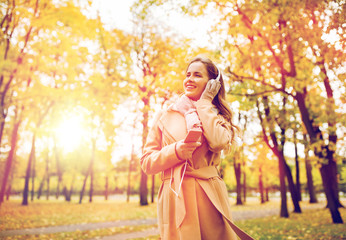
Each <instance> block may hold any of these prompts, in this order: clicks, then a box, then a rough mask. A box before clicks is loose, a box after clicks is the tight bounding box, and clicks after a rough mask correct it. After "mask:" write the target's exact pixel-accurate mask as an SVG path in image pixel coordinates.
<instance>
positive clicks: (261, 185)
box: [258, 167, 265, 203]
mask: <svg viewBox="0 0 346 240" xmlns="http://www.w3.org/2000/svg"><path fill="white" fill-rule="evenodd" d="M258 171H259V174H258V187H259V192H260V197H261V203H265V199H264V192H263V181H262V167H259V169H258Z"/></svg>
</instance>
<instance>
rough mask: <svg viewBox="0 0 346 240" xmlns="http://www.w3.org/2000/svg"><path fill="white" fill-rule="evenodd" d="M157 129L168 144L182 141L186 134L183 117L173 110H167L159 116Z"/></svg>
mask: <svg viewBox="0 0 346 240" xmlns="http://www.w3.org/2000/svg"><path fill="white" fill-rule="evenodd" d="M159 127H160V129H161V131H162V134H163V137H165V138H167V140H168V141H169V142H170V143H173V142H177V141H180V140H182V139H184V138H185V136H186V134H187V130H186V122H185V118H184V116H183V115H181V114H180V113H179V112H176V111H173V110H167V111H165V112H164V113H163V114H162V115H161V117H160V119H159Z"/></svg>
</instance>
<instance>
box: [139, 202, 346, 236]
mask: <svg viewBox="0 0 346 240" xmlns="http://www.w3.org/2000/svg"><path fill="white" fill-rule="evenodd" d="M340 212H341V215H342V217H343V219H344V220H346V219H345V218H346V209H345V208H342V209H340ZM236 224H237V226H239V227H240V228H241V229H243V230H244V231H245V232H247V233H248V234H250V235H251V236H252V237H253V238H254V239H256V240H269V239H271V240H306V239H309V240H342V239H346V227H345V223H344V224H333V223H331V218H330V213H329V210H327V209H318V210H308V211H304V212H303V213H302V214H298V213H291V214H290V217H289V218H280V217H278V216H272V217H266V218H260V219H251V220H243V221H238V222H236ZM158 239H159V236H150V237H146V238H136V239H132V240H158Z"/></svg>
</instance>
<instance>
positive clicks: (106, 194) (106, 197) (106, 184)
mask: <svg viewBox="0 0 346 240" xmlns="http://www.w3.org/2000/svg"><path fill="white" fill-rule="evenodd" d="M105 181H106V182H105V200H106V201H107V200H108V176H106V179H105Z"/></svg>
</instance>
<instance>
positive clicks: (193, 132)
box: [184, 128, 202, 143]
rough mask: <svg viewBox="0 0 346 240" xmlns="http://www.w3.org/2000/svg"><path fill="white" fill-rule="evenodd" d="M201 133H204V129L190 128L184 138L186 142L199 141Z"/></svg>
mask: <svg viewBox="0 0 346 240" xmlns="http://www.w3.org/2000/svg"><path fill="white" fill-rule="evenodd" d="M201 135H202V129H200V128H195V129H190V130H189V132H188V133H187V135H186V137H185V139H184V142H185V143H188V142H197V141H198V139H199V138H200V137H201Z"/></svg>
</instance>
